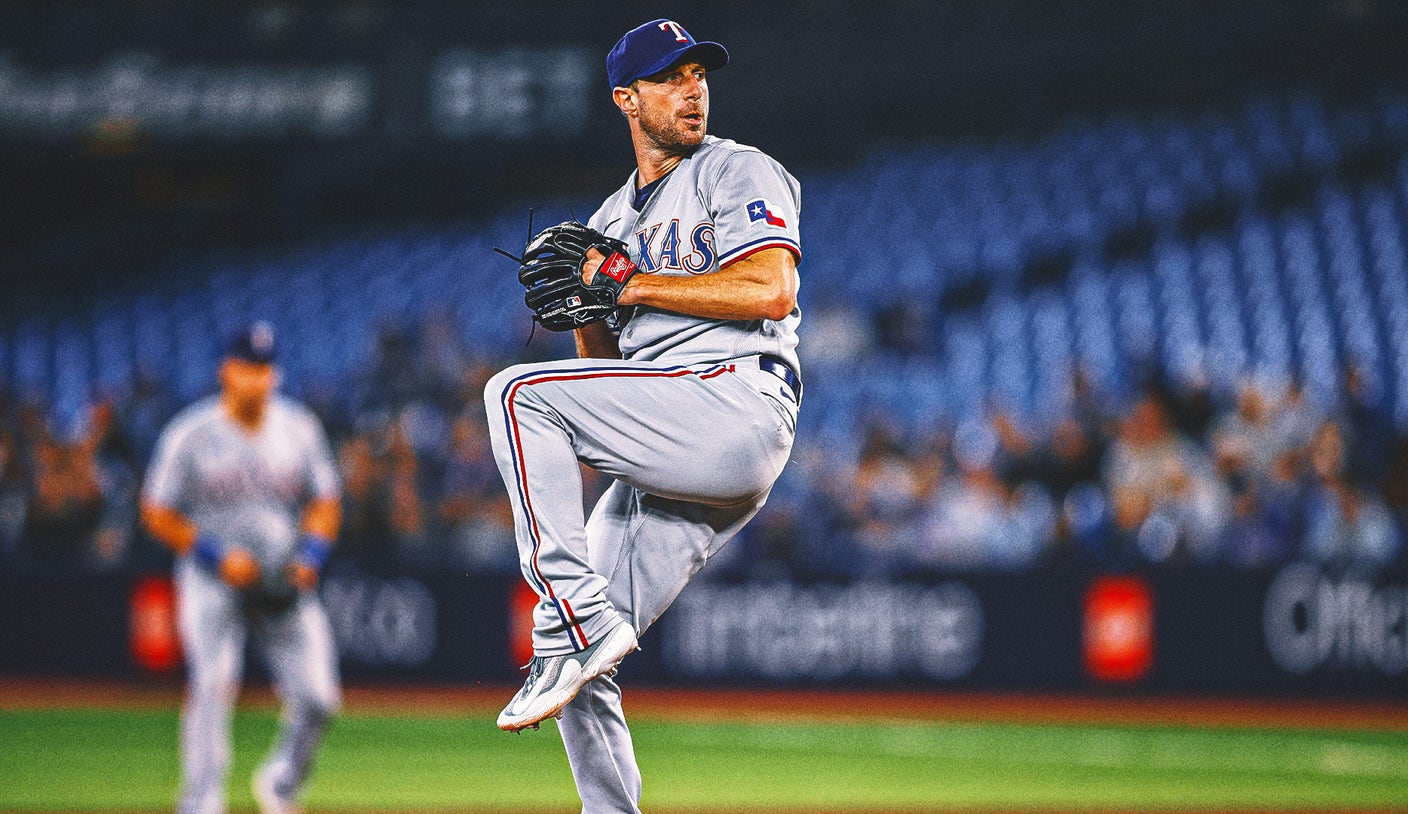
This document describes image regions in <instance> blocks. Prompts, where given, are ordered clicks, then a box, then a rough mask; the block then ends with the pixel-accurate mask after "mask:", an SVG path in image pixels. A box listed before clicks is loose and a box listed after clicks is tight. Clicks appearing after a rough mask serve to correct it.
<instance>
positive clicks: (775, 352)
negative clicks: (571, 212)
mask: <svg viewBox="0 0 1408 814" xmlns="http://www.w3.org/2000/svg"><path fill="white" fill-rule="evenodd" d="M637 204H639V206H640V208H639V209H637V208H636V207H637ZM800 207H801V202H800V187H799V185H798V184H797V181H796V180H795V179H793V178H792V177H791V176H790V175H788V174H787V172H786V171H785V170H784V169H783V168H782V167H781V166H780V165H778V164H777V162H775V161H773V160H772V159H771V158H769V157H768V156H766V155H764V154H763V153H761V152H759V151H758V150H756V149H754V148H752V147H745V146H743V145H740V144H736V143H734V142H732V141H728V140H724V139H719V138H715V137H712V136H710V137H708V138H707V139H706V140H705V142H704V143H703V144H702V145H701V146H700V147H699V148H698V149H697V150H696V151H695V152H694V153H693V154H692V155H691V156H689V157H688V158H685V159H684V160H683V161H682V162H681V163H680V164H679V165H678V166H677V167H676V168H675V169H674V170H673V171H672V172H670V173H669V174H668V175H667V176H665V177H664V178H663V179H661V180H660V181H659V182H658V185H656V186H655V187H654V189H653V190H652V191H650V193H649V197H648V198H646V199H645V200H644V201H637V189H636V182H635V175H634V174H633V175H632V176H631V179H630V180H629V181H628V182H627V183H626V185H625V186H623V187H622V188H621V189H620V191H618V192H617V193H616V194H615V195H613V196H611V197H610V198H608V199H607V201H606V202H605V203H604V204H603V205H602V207H601V208H600V209H599V210H598V211H597V212H596V214H595V215H593V216H592V218H591V220H590V223H589V225H591V226H593V227H594V228H597V229H599V230H601V231H602V232H604V233H606V234H607V235H609V236H611V237H615V238H618V239H622V240H625V241H626V243H627V244H628V246H629V247H630V254H631V259H632V260H633V261H634V262H636V263H637V265H638V266H639V268H640V270H641V271H643V272H645V273H652V274H668V275H690V274H708V273H711V272H714V271H717V270H718V269H719V268H721V267H723V266H725V265H727V264H729V263H731V262H733V261H735V260H739V259H741V258H743V257H746V256H748V255H749V254H751V253H753V252H757V251H761V250H763V249H767V248H785V249H788V250H790V251H792V252H794V253H795V254H796V255H797V256H798V257H800V255H801V250H800V246H799V241H798V232H797V216H798V213H799V211H800ZM620 317H621V330H620V335H619V340H620V348H621V352H622V355H623V357H624V359H622V360H614V359H611V360H608V359H574V360H568V361H560V362H551V363H546V364H529V365H518V366H515V367H511V368H509V369H507V370H505V371H503V372H501V373H499V374H498V375H496V376H495V377H494V378H493V379H491V380H490V381H489V383H488V385H487V387H486V389H485V404H486V406H487V409H488V412H489V426H490V428H491V438H492V441H493V446H494V453H495V456H496V458H497V460H498V464H499V469H500V472H501V473H502V475H503V477H504V481H505V483H506V484H507V486H508V490H509V495H510V498H511V499H512V503H513V509H514V519H515V527H516V531H517V538H518V547H519V555H520V561H521V564H522V567H523V575H524V577H525V578H526V579H527V580H528V582H529V583H530V584H531V585H532V586H533V587H534V589H535V590H536V591H537V592H538V594H539V596H540V597H541V599H542V601H541V602H540V603H539V605H538V607H537V609H536V612H535V615H534V630H533V646H534V650H535V652H536V653H537V654H539V655H544V656H550V655H558V654H562V653H571V652H576V651H579V650H581V649H584V648H586V647H587V646H589V645H590V643H591V642H593V641H595V640H596V638H597V637H598V636H600V635H601V634H602V633H604V632H605V631H607V630H609V629H611V628H612V627H614V626H615V624H616V621H617V620H618V619H625V620H626V621H627V622H629V623H630V624H632V625H633V626H634V627H635V629H636V631H637V632H638V633H639V632H643V631H644V630H645V629H646V628H647V627H649V626H650V624H651V623H653V622H654V621H655V620H656V619H657V618H658V617H659V616H660V614H662V613H663V612H664V611H665V609H666V608H667V607H669V605H670V603H671V602H673V601H674V599H675V597H676V596H677V595H678V594H679V592H680V591H681V590H682V589H683V588H684V586H685V584H686V583H687V582H688V581H689V579H690V578H691V577H692V576H693V575H694V574H695V573H697V572H698V571H699V569H700V568H702V567H703V566H704V564H705V562H706V561H707V560H708V559H709V557H710V556H712V555H713V554H714V553H715V552H717V551H718V550H719V548H720V547H722V546H723V544H724V543H725V542H727V541H728V539H729V538H730V537H732V536H733V535H734V534H735V533H736V532H737V531H738V530H739V529H740V528H742V527H743V525H744V524H745V523H747V522H748V520H749V519H750V518H752V517H753V515H754V514H756V513H757V511H758V509H759V508H761V507H762V505H763V502H764V501H765V500H766V499H767V495H768V492H769V490H770V489H771V488H772V484H773V481H774V480H775V479H776V478H777V476H778V474H779V473H780V472H781V471H782V467H783V466H784V465H785V464H786V462H787V458H788V455H789V454H790V451H791V447H792V439H793V433H794V431H795V427H796V419H797V408H798V404H797V400H796V399H797V397H798V395H799V393H794V392H793V390H792V389H791V388H790V386H789V385H787V384H786V383H785V382H784V380H783V379H782V378H780V377H779V375H775V374H774V373H772V372H768V371H767V370H765V369H763V368H762V367H760V359H768V358H771V359H772V360H781V361H783V362H785V363H786V365H787V367H789V368H791V370H792V371H793V372H796V371H797V369H798V364H797V356H796V345H797V337H796V327H797V324H798V322H799V321H800V319H801V315H800V312H799V311H797V310H794V311H793V312H792V314H790V315H789V316H788V317H786V318H785V319H783V320H777V321H774V320H766V319H762V320H752V321H726V320H715V319H704V318H700V317H693V316H688V315H684V314H678V313H671V312H667V311H663V310H659V309H655V308H648V307H637V308H633V309H624V310H623V311H622V312H621V314H620ZM578 461H581V462H584V463H586V464H587V465H588V466H591V467H593V468H594V469H597V470H598V471H601V472H603V473H605V474H607V475H610V476H611V477H612V478H614V479H615V482H614V483H613V484H612V485H611V487H610V488H609V489H608V490H607V493H606V494H605V495H604V496H603V498H602V499H601V501H600V502H599V503H598V504H597V505H596V508H595V510H594V511H593V512H592V514H591V518H590V519H589V520H585V519H584V517H583V512H582V503H581V500H582V484H581V481H580V478H579V476H578V470H577V462H578ZM559 731H560V732H561V734H562V739H563V742H564V744H565V746H566V748H567V753H568V758H569V760H570V762H571V765H572V772H573V776H574V778H575V779H576V782H577V788H578V791H579V793H580V794H581V796H582V801H583V810H584V811H589V812H594V813H595V812H605V811H612V812H616V811H621V812H637V811H639V808H638V803H639V799H640V773H639V771H638V770H637V768H636V762H635V756H634V753H633V750H632V747H631V738H630V732H629V731H628V729H627V727H626V722H625V718H624V716H623V714H622V710H621V694H620V690H619V689H618V687H617V685H616V684H615V682H614V681H612V680H611V679H609V678H605V677H603V678H600V679H598V680H596V681H593V682H591V683H590V684H588V685H587V686H586V687H585V688H583V689H582V690H581V692H580V693H578V695H577V697H576V698H575V699H574V700H573V701H572V703H571V704H569V705H568V706H567V708H566V709H565V710H564V712H563V716H562V718H561V721H560V724H559Z"/></svg>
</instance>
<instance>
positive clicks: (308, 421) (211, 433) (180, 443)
mask: <svg viewBox="0 0 1408 814" xmlns="http://www.w3.org/2000/svg"><path fill="white" fill-rule="evenodd" d="M340 488H341V487H340V485H339V482H338V476H337V470H336V467H335V466H334V464H333V458H332V452H331V450H330V449H329V446H328V441H327V436H326V435H325V434H324V432H323V429H322V425H321V424H320V423H319V421H318V419H317V417H316V416H314V415H313V413H312V412H311V411H309V410H308V409H307V408H305V407H303V406H301V405H299V404H296V403H294V402H292V401H290V400H288V399H285V398H282V397H279V396H275V397H274V398H272V399H270V401H269V404H268V407H267V408H266V412H265V414H264V421H263V424H262V425H261V426H260V428H259V430H258V431H257V432H254V433H251V432H249V431H248V430H246V429H244V428H243V427H241V426H239V425H238V424H236V423H235V421H234V420H233V419H232V418H230V416H229V415H228V414H227V413H226V411H225V408H224V407H223V406H222V405H221V403H220V399H219V397H218V396H211V397H210V398H207V399H204V400H202V401H198V402H196V403H195V404H192V405H191V406H189V407H187V408H186V409H185V410H183V411H181V412H180V413H178V414H177V416H176V417H175V418H174V419H172V420H171V423H170V424H168V425H167V427H166V429H165V430H163V431H162V434H161V437H160V438H159V439H158V440H157V446H156V452H155V454H154V456H153V458H152V464H151V467H150V469H149V470H148V472H147V481H146V484H145V486H144V487H143V497H144V498H145V499H146V500H148V501H149V502H152V503H156V504H159V505H162V506H166V507H168V508H171V509H175V510H177V511H179V512H181V513H182V514H184V515H185V516H186V517H188V518H190V520H191V521H192V522H193V523H195V525H196V529H197V530H198V533H199V534H201V535H203V536H204V535H208V536H210V537H213V538H215V539H216V540H218V541H219V542H220V543H222V544H224V545H226V546H239V547H241V548H244V549H246V550H247V551H249V552H250V553H251V554H252V555H253V556H254V558H255V559H256V560H257V561H258V562H259V570H260V573H261V574H264V575H276V574H281V573H282V572H283V570H284V567H285V566H287V565H288V564H289V563H290V562H292V560H293V557H294V555H295V554H296V553H297V548H298V539H299V523H300V520H301V519H302V509H303V506H304V505H305V504H306V503H307V502H308V501H310V500H313V499H318V498H337V497H338V496H339V494H340Z"/></svg>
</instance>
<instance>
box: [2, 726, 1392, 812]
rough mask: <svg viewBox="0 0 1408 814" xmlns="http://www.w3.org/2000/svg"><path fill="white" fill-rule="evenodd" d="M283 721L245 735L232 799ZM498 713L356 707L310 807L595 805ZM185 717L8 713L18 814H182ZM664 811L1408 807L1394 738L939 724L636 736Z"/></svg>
mask: <svg viewBox="0 0 1408 814" xmlns="http://www.w3.org/2000/svg"><path fill="white" fill-rule="evenodd" d="M276 726H277V720H276V717H275V713H274V712H273V711H272V710H270V709H267V708H264V709H260V708H256V709H246V710H242V711H241V712H240V713H239V714H238V716H237V717H236V722H235V740H236V744H235V748H236V753H235V768H234V775H233V777H232V780H231V798H230V799H231V803H232V807H233V810H235V811H250V810H252V803H251V800H250V796H249V790H248V785H247V784H248V777H249V774H250V772H251V770H252V768H253V766H254V765H255V763H256V762H257V761H258V760H259V758H260V757H261V755H262V754H263V752H264V750H265V749H266V748H267V747H268V745H269V743H270V741H271V739H272V737H273V734H274V731H275V728H276ZM550 730H551V726H550V725H549V726H545V727H544V728H543V730H542V731H540V732H529V733H525V734H523V735H518V736H515V735H507V734H504V733H502V732H499V731H498V730H497V729H495V728H494V725H493V722H492V718H491V717H487V716H483V715H478V716H476V717H472V718H470V717H447V716H444V715H429V714H424V715H414V714H408V715H385V714H371V713H367V712H351V713H348V714H346V715H345V716H344V717H342V718H341V719H340V720H339V721H338V722H337V724H336V725H335V727H334V728H333V729H332V731H331V732H330V733H329V735H328V738H327V741H326V745H325V748H324V750H323V753H322V756H321V758H320V761H319V767H318V771H317V774H316V777H315V780H314V781H313V783H312V785H311V787H310V789H309V794H308V800H307V802H308V805H309V808H310V809H311V810H312V811H314V812H316V811H319V810H323V811H327V810H339V809H341V810H358V811H376V810H398V811H407V810H427V811H429V810H437V811H452V810H453V811H465V810H469V811H474V810H484V811H492V810H496V809H497V810H504V811H524V810H533V811H563V812H570V811H576V810H578V808H579V806H580V804H579V803H578V802H577V798H576V794H575V792H574V790H573V787H572V782H571V777H570V776H569V774H568V770H567V763H566V759H565V758H564V757H563V754H562V748H561V745H560V743H559V742H558V739H557V735H556V733H555V732H552V731H550ZM176 731H177V719H176V712H175V711H174V710H170V709H155V710H142V709H118V710H108V709H47V710H46V709H40V710H22V711H0V810H5V811H16V810H20V811H99V810H128V811H136V810H141V811H148V810H149V811H157V810H170V806H171V802H172V798H173V794H174V788H175V785H176V780H177V775H176V760H177V756H176ZM633 732H634V733H635V737H636V747H637V753H638V755H639V758H640V763H641V767H642V770H643V772H644V775H645V779H646V787H645V799H644V800H643V805H644V806H645V807H647V808H648V809H649V810H661V809H664V810H675V811H679V810H693V811H700V812H704V811H718V810H726V809H734V810H747V809H759V808H777V809H791V810H794V811H839V810H855V811H864V810H866V809H875V810H882V809H890V810H894V809H906V810H916V811H923V810H960V809H961V810H971V809H979V808H992V809H1005V810H1009V811H1010V810H1013V809H1022V808H1027V807H1031V808H1037V809H1046V810H1051V809H1059V808H1067V807H1071V808H1083V809H1090V808H1103V809H1108V810H1138V809H1144V810H1150V809H1164V810H1167V809H1179V810H1185V809H1190V808H1199V809H1204V810H1225V809H1229V808H1259V809H1262V810H1266V809H1288V810H1289V809H1295V808H1315V807H1319V808H1346V807H1364V808H1380V809H1392V808H1405V809H1408V737H1405V736H1404V735H1402V734H1398V733H1392V732H1365V731H1347V730H1314V729H1311V730H1307V729H1296V730H1279V729H1270V728H1267V729H1258V728H1235V729H1219V728H1203V727H1169V726H1157V727H1154V726H1114V725H1109V726H1104V725H1102V726H1076V725H1057V724H1014V723H942V722H930V721H924V722H920V721H913V722H910V721H893V720H891V721H873V722H805V723H804V722H795V721H786V720H768V721H765V722H753V723H749V722H745V721H742V720H740V721H702V722H689V723H686V722H678V721H669V720H663V719H658V718H655V719H649V718H647V719H642V720H639V721H637V722H635V723H634V724H633Z"/></svg>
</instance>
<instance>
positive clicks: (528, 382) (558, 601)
mask: <svg viewBox="0 0 1408 814" xmlns="http://www.w3.org/2000/svg"><path fill="white" fill-rule="evenodd" d="M732 370H733V365H715V366H713V367H710V368H707V369H706V370H703V371H694V370H691V369H690V368H687V367H667V368H661V369H658V370H650V369H642V368H638V367H621V366H610V365H606V366H593V367H584V368H577V369H575V370H572V369H568V370H548V371H535V372H532V373H525V374H523V375H522V376H519V377H518V378H516V379H513V380H511V381H510V382H509V383H508V384H507V385H505V386H504V394H503V412H504V429H505V432H506V433H507V437H508V440H509V454H510V456H511V458H512V461H513V475H514V480H515V485H516V486H517V488H518V497H519V505H520V506H521V507H522V509H523V515H524V517H526V518H527V520H528V534H529V537H530V538H531V539H532V542H533V554H532V557H531V558H530V560H529V568H528V577H529V582H530V583H531V584H532V585H533V588H534V589H535V590H536V591H537V592H538V594H539V595H540V596H543V597H544V598H546V599H547V600H548V601H549V602H551V603H552V606H553V608H554V609H555V610H556V611H557V616H558V618H559V619H560V620H562V624H563V626H564V627H566V629H567V637H568V639H570V640H571V642H572V647H573V648H574V649H575V650H578V651H580V650H585V649H586V648H587V647H588V646H589V645H590V642H588V641H587V636H586V634H585V633H584V632H583V631H582V625H581V622H580V621H579V620H578V619H577V617H576V614H574V613H573V612H572V605H571V604H570V603H568V601H567V600H566V599H563V598H562V597H559V596H558V595H557V592H556V591H554V590H553V587H552V583H550V582H549V581H548V579H547V577H545V576H543V572H542V569H541V568H539V567H538V551H539V550H540V548H541V547H542V535H541V533H540V531H539V529H538V518H537V515H536V514H534V512H533V500H532V497H531V496H530V495H529V493H528V468H527V465H526V463H525V462H524V458H523V440H522V437H521V435H520V434H519V432H518V418H517V416H516V415H515V413H514V399H515V398H516V397H517V395H518V391H519V389H520V388H523V387H532V386H533V385H537V384H548V383H551V382H564V381H590V380H595V379H612V378H620V379H642V378H667V379H673V378H679V377H681V376H698V377H699V378H700V379H712V378H713V377H715V376H718V375H720V374H722V373H727V372H729V371H732Z"/></svg>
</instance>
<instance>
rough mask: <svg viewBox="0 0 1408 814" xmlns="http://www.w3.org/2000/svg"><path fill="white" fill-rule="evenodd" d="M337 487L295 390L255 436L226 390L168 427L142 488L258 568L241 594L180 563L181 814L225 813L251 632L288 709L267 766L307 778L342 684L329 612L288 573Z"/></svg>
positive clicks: (289, 786) (287, 792)
mask: <svg viewBox="0 0 1408 814" xmlns="http://www.w3.org/2000/svg"><path fill="white" fill-rule="evenodd" d="M339 491H340V490H339V485H338V478H337V472H336V469H335V468H334V466H333V461H332V454H331V452H330V450H329V448H328V442H327V438H326V436H325V435H324V433H323V429H322V426H321V425H320V424H319V422H318V419H317V418H316V417H315V416H314V415H313V414H312V413H311V412H309V411H308V410H307V409H305V408H303V407H301V406H299V405H297V404H295V403H293V402H291V401H288V400H286V399H283V398H280V397H277V396H276V397H274V398H273V399H271V400H270V402H269V405H268V407H267V411H266V413H265V416H264V422H263V425H262V426H261V427H260V429H259V431H258V432H257V433H250V432H248V431H247V430H245V429H243V428H241V427H240V426H238V425H237V424H235V422H234V421H233V420H232V419H231V418H230V417H229V416H228V415H227V413H226V412H225V410H224V408H223V407H222V406H221V404H220V401H219V399H218V397H212V398H209V399H206V400H203V401H200V402H197V403H195V404H193V405H191V406H190V407H187V408H186V409H185V410H183V411H182V412H181V413H180V414H179V415H177V416H176V418H174V419H172V421H171V423H170V424H169V425H168V426H167V427H166V429H165V430H164V431H163V432H162V435H161V438H160V440H159V441H158V443H157V448H156V453H155V456H154V457H153V460H152V464H151V467H150V469H149V471H148V475H147V482H146V485H145V488H144V491H143V496H144V498H145V499H146V500H147V501H148V502H150V503H155V504H158V505H161V506H166V507H168V508H171V509H175V510H176V511H179V512H181V513H182V514H184V515H185V516H186V517H188V518H190V519H191V521H192V522H194V523H195V525H196V528H197V530H198V532H199V533H200V534H201V535H202V536H209V537H213V538H214V539H216V540H218V541H220V542H221V543H222V544H224V545H225V546H230V547H233V546H238V547H241V548H244V549H245V550H247V551H249V552H250V553H251V554H253V555H254V557H255V559H256V560H258V562H259V570H260V577H261V580H260V584H259V585H258V586H257V587H255V588H253V589H251V590H249V591H247V592H242V591H238V590H236V589H234V588H232V587H230V586H229V585H227V584H226V583H225V582H223V581H222V580H221V579H220V577H219V576H218V575H217V574H215V573H214V572H213V571H212V569H210V568H209V567H207V566H204V565H201V564H200V563H198V562H197V561H196V560H195V559H194V558H193V557H191V556H186V557H182V558H181V559H180V561H179V562H178V563H177V565H176V584H177V590H178V601H177V619H178V623H179V626H180V633H181V644H182V646H183V647H184V648H185V651H186V663H187V668H188V671H189V683H190V686H189V688H188V692H187V696H186V702H185V707H184V709H183V710H182V715H181V773H182V780H181V796H180V801H179V805H178V811H179V812H181V814H219V813H220V812H223V811H224V810H225V791H224V789H225V780H226V775H227V773H228V770H229V765H230V716H231V714H232V712H233V709H234V704H235V699H236V696H237V695H238V692H239V684H240V679H241V675H242V670H243V665H244V646H245V637H246V634H247V632H249V631H253V633H254V635H255V641H256V642H257V644H258V645H259V646H260V648H261V650H262V652H263V654H264V657H265V660H266V661H267V662H268V664H269V669H270V671H271V673H272V674H273V678H274V682H275V686H276V689H277V691H278V693H279V697H280V699H281V700H282V702H283V705H284V723H283V729H282V731H281V733H280V735H279V738H278V740H277V741H275V743H274V747H273V750H272V751H271V753H270V755H269V757H268V760H267V761H266V762H265V764H264V766H263V768H262V769H261V771H264V772H269V773H271V774H272V778H273V784H274V788H275V789H276V790H277V791H278V792H279V794H280V795H281V796H283V797H286V798H294V797H295V796H296V795H297V792H298V790H299V788H301V786H302V785H303V781H304V779H305V778H306V777H307V774H308V771H309V768H310V767H311V762H312V757H313V752H314V750H315V749H316V748H317V744H318V741H319V739H320V738H321V735H322V730H323V726H324V723H325V722H326V720H327V718H328V717H329V716H330V715H331V714H332V713H333V712H335V711H336V709H337V707H338V705H339V704H340V695H341V691H340V688H339V683H338V677H337V657H336V654H335V652H334V647H333V641H332V631H331V628H330V627H329V625H328V620H327V615H326V614H325V613H324V612H323V608H322V605H321V604H320V603H319V602H318V599H317V597H316V596H314V595H311V594H300V593H298V592H297V591H296V590H295V589H294V588H293V587H292V586H291V585H290V584H289V583H288V582H287V579H286V578H285V577H284V574H285V569H286V567H287V566H288V564H289V563H291V562H292V561H293V559H294V557H295V555H296V554H297V549H298V543H299V537H300V530H299V522H300V520H301V518H302V510H303V507H304V506H305V505H306V504H307V503H308V502H309V501H310V500H313V499H316V498H336V497H338V495H339Z"/></svg>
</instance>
